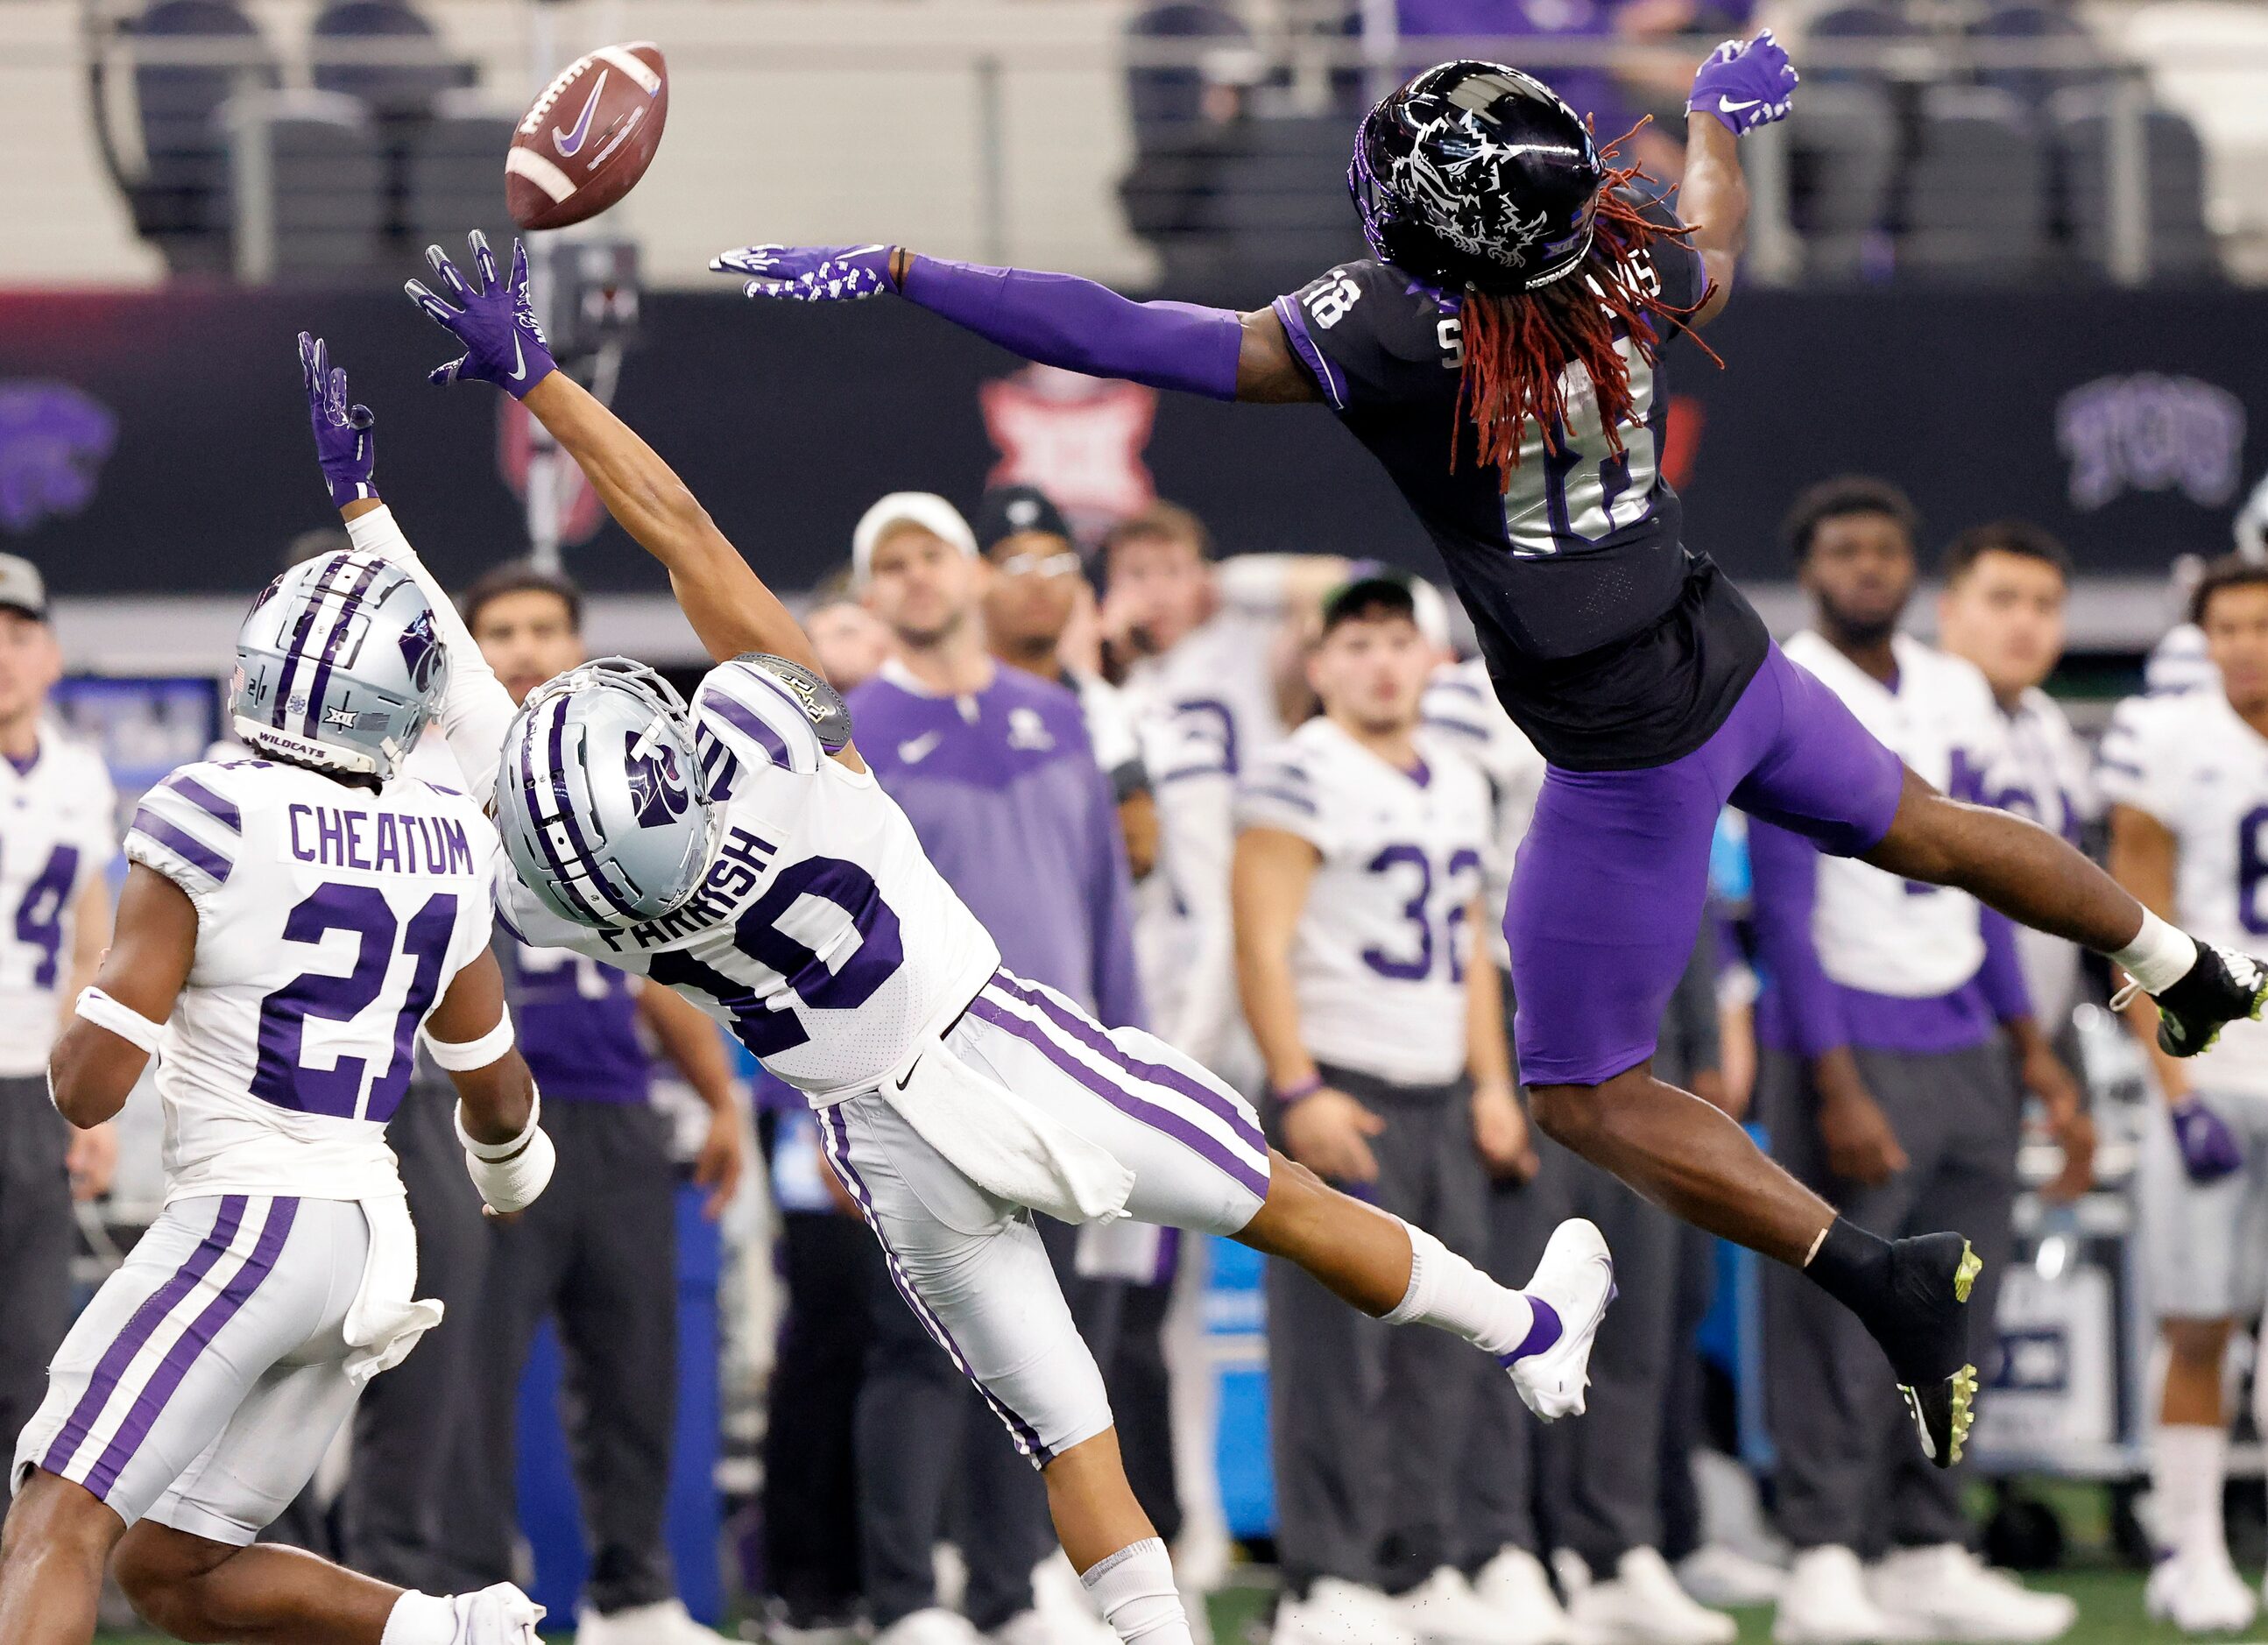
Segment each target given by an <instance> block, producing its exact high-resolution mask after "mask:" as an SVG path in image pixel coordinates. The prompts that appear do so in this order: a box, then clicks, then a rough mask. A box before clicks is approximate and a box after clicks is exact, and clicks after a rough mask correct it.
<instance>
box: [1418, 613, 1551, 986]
mask: <svg viewBox="0 0 2268 1645" xmlns="http://www.w3.org/2000/svg"><path fill="white" fill-rule="evenodd" d="M1425 729H1426V730H1427V731H1430V732H1432V734H1433V735H1434V736H1435V737H1437V738H1441V739H1442V740H1444V741H1446V742H1448V743H1451V744H1454V745H1455V746H1457V747H1459V748H1462V749H1463V750H1464V751H1465V752H1466V753H1468V754H1469V755H1470V756H1471V757H1472V759H1473V760H1474V762H1475V763H1476V764H1477V765H1478V766H1479V767H1480V768H1481V770H1482V771H1483V772H1484V773H1485V774H1486V775H1487V777H1488V780H1489V789H1490V795H1491V799H1492V800H1493V802H1494V804H1495V806H1496V835H1495V840H1496V848H1495V850H1494V851H1493V852H1492V853H1491V871H1490V874H1489V885H1488V893H1489V918H1490V921H1491V926H1490V931H1491V935H1490V937H1489V943H1490V947H1491V951H1492V952H1493V953H1494V954H1495V955H1496V960H1497V964H1498V965H1499V966H1502V967H1503V968H1504V969H1505V970H1506V971H1509V970H1511V969H1512V951H1511V946H1510V944H1508V943H1506V940H1505V935H1504V905H1505V899H1506V897H1507V896H1509V895H1510V894H1511V891H1512V865H1513V862H1514V861H1515V860H1516V858H1517V857H1518V856H1519V853H1520V842H1521V841H1522V840H1525V839H1526V838H1528V825H1529V824H1531V823H1533V822H1534V821H1535V802H1536V799H1537V797H1539V796H1540V795H1541V794H1542V793H1543V772H1544V768H1545V767H1544V760H1543V754H1542V753H1540V752H1539V751H1538V750H1537V748H1536V746H1535V744H1534V743H1531V742H1529V741H1528V733H1527V732H1525V731H1521V729H1520V727H1518V726H1517V725H1514V724H1513V723H1512V716H1510V715H1509V714H1506V712H1505V710H1504V704H1503V703H1501V702H1499V701H1498V700H1497V694H1496V687H1495V686H1494V685H1493V684H1491V681H1490V679H1489V675H1488V664H1487V663H1486V662H1485V661H1484V660H1483V659H1482V658H1480V657H1472V658H1469V659H1468V660H1467V661H1465V662H1462V663H1445V664H1443V665H1441V666H1440V668H1438V669H1436V670H1434V671H1433V679H1432V683H1431V684H1429V685H1428V686H1427V687H1425Z"/></svg>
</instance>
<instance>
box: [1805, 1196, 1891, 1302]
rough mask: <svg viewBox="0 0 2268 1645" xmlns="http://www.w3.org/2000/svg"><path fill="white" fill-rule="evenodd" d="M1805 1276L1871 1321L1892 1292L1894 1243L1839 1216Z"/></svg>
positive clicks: (1806, 1265) (1820, 1243)
mask: <svg viewBox="0 0 2268 1645" xmlns="http://www.w3.org/2000/svg"><path fill="white" fill-rule="evenodd" d="M1803 1272H1804V1274H1805V1276H1806V1277H1807V1278H1808V1279H1809V1280H1810V1281H1812V1283H1813V1284H1815V1285H1816V1286H1818V1287H1819V1289H1821V1290H1823V1291H1825V1292H1826V1293H1827V1294H1828V1295H1829V1296H1831V1297H1833V1298H1834V1299H1835V1300H1836V1301H1837V1302H1838V1303H1840V1304H1843V1306H1845V1308H1847V1309H1849V1310H1850V1311H1852V1313H1854V1314H1856V1315H1858V1316H1859V1318H1861V1319H1870V1318H1873V1317H1874V1313H1875V1311H1876V1310H1877V1309H1879V1308H1880V1307H1881V1304H1882V1302H1883V1300H1884V1298H1885V1297H1886V1296H1887V1294H1888V1293H1889V1287H1890V1242H1889V1240H1887V1239H1884V1238H1883V1237H1881V1236H1880V1235H1879V1234H1870V1233H1868V1232H1867V1230H1865V1229H1863V1228H1861V1227H1859V1225H1858V1224H1857V1223H1853V1222H1852V1221H1850V1220H1849V1219H1848V1218H1845V1217H1840V1216H1838V1217H1837V1218H1836V1219H1835V1221H1834V1222H1833V1223H1831V1224H1830V1225H1829V1227H1828V1230H1827V1237H1826V1238H1824V1239H1823V1240H1821V1241H1820V1242H1819V1251H1818V1253H1817V1254H1816V1255H1815V1256H1814V1257H1813V1258H1812V1259H1811V1260H1810V1261H1809V1262H1808V1263H1807V1264H1805V1265H1804V1269H1803Z"/></svg>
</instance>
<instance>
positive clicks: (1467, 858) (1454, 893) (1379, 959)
mask: <svg viewBox="0 0 2268 1645" xmlns="http://www.w3.org/2000/svg"><path fill="white" fill-rule="evenodd" d="M1405 865H1406V866H1408V867H1410V868H1414V869H1416V870H1418V889H1417V892H1416V893H1415V894H1414V895H1412V896H1411V897H1410V900H1409V901H1408V902H1406V903H1404V904H1403V905H1402V917H1403V919H1405V920H1407V921H1409V922H1410V929H1411V930H1412V931H1413V932H1414V933H1415V934H1416V944H1415V945H1416V948H1417V951H1418V952H1417V955H1416V957H1415V958H1409V959H1403V958H1396V957H1395V956H1394V955H1392V954H1389V953H1388V952H1387V951H1385V950H1384V949H1381V948H1379V947H1377V946H1375V945H1373V946H1371V947H1369V948H1366V949H1364V950H1363V951H1362V959H1363V963H1364V964H1365V965H1366V966H1369V967H1370V968H1371V969H1372V970H1373V971H1374V972H1376V973H1378V974H1379V975H1380V976H1381V977H1387V978H1390V979H1391V980H1394V981H1395V982H1423V981H1424V980H1425V979H1426V978H1427V977H1430V976H1431V975H1432V974H1433V961H1434V958H1435V956H1436V955H1437V954H1438V955H1444V956H1446V957H1447V959H1448V964H1449V980H1450V981H1452V982H1456V983H1462V981H1464V980H1465V960H1466V958H1467V955H1466V951H1465V924H1466V921H1467V918H1468V916H1469V914H1471V912H1472V900H1473V893H1474V892H1475V891H1476V890H1477V889H1478V887H1479V883H1480V871H1481V855H1480V853H1479V852H1477V851H1475V850H1472V849H1470V848H1461V849H1459V850H1457V851H1454V852H1452V853H1451V854H1450V856H1449V861H1448V863H1447V867H1446V868H1445V869H1444V870H1443V871H1442V872H1441V874H1440V877H1439V878H1440V883H1441V884H1442V885H1446V886H1447V887H1448V888H1449V890H1450V897H1449V902H1448V906H1447V907H1446V908H1444V909H1443V910H1442V911H1441V917H1440V935H1439V936H1436V935H1435V932H1434V929H1433V928H1434V919H1433V887H1434V884H1435V878H1436V877H1435V875H1434V872H1433V861H1432V858H1431V857H1429V856H1426V855H1425V848H1424V847H1422V846H1414V845H1389V846H1388V847H1386V848H1384V849H1383V850H1381V851H1380V852H1379V854H1378V855H1377V856H1374V857H1373V858H1371V859H1370V861H1369V862H1367V863H1365V864H1363V867H1364V869H1365V870H1366V872H1369V873H1373V874H1391V873H1392V872H1394V870H1395V869H1397V868H1401V867H1403V866H1405Z"/></svg>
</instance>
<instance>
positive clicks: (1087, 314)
mask: <svg viewBox="0 0 2268 1645" xmlns="http://www.w3.org/2000/svg"><path fill="white" fill-rule="evenodd" d="M709 266H710V267H711V268H713V269H715V270H717V271H718V273H720V274H733V275H743V276H746V277H747V283H746V284H745V285H744V286H743V287H742V290H744V291H746V292H747V295H748V296H749V297H777V298H784V299H786V300H788V301H792V302H801V303H839V302H848V301H852V300H856V299H858V298H861V297H880V296H882V295H884V294H894V295H896V296H899V297H904V298H905V299H906V301H908V302H909V303H914V304H918V305H920V306H921V307H923V308H925V309H928V310H929V311H930V312H932V313H935V314H940V315H943V316H944V317H945V318H946V319H949V320H951V321H953V323H954V324H955V325H956V326H961V327H966V328H967V329H968V330H970V331H973V332H975V333H976V334H977V335H978V336H980V337H983V338H984V339H985V340H986V341H990V342H995V343H998V345H999V346H1000V347H1002V348H1003V349H1007V350H1009V352H1011V353H1013V354H1020V355H1021V356H1024V357H1025V358H1026V359H1027V360H1036V361H1038V362H1039V363H1040V364H1042V365H1055V366H1061V367H1062V368H1063V369H1064V370H1065V371H1083V372H1085V373H1086V374H1087V375H1088V376H1090V377H1119V378H1127V379H1128V380H1130V381H1131V382H1137V383H1146V384H1148V385H1149V386H1151V387H1152V388H1172V389H1180V390H1182V391H1183V392H1185V393H1192V394H1203V395H1205V396H1206V397H1207V398H1209V399H1212V400H1256V401H1287V400H1314V399H1316V398H1318V394H1317V392H1316V389H1315V386H1314V381H1313V379H1311V378H1309V377H1308V376H1307V372H1306V371H1305V370H1304V369H1303V368H1302V367H1301V366H1300V363H1299V361H1298V360H1297V359H1296V358H1295V357H1294V356H1293V355H1292V345H1291V342H1290V341H1289V340H1288V339H1287V338H1286V337H1285V335H1284V327H1283V324H1282V322H1281V321H1279V320H1278V319H1277V318H1276V316H1275V314H1274V313H1273V312H1271V311H1270V310H1267V309H1260V310H1257V311H1256V312H1252V313H1249V314H1239V313H1237V312H1235V311H1233V310H1231V309H1225V308H1204V307H1200V306H1198V305H1195V304H1189V303H1136V302H1133V301H1131V300H1130V299H1129V298H1126V297H1121V296H1119V295H1118V293H1116V291H1113V290H1110V289H1109V288H1108V286H1103V285H1098V284H1096V283H1094V281H1092V280H1082V279H1079V277H1078V276H1076V275H1062V274H1044V273H1041V272H1038V271H1035V270H1033V269H1028V268H986V267H984V266H983V265H982V264H979V263H963V262H954V261H952V260H951V259H949V258H944V257H922V256H917V255H916V254H915V253H912V252H909V251H908V250H907V249H906V248H905V247H904V246H741V247H740V249H738V250H737V251H729V252H725V253H723V254H722V255H720V256H718V257H714V258H711V260H710V263H709Z"/></svg>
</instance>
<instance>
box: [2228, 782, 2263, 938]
mask: <svg viewBox="0 0 2268 1645" xmlns="http://www.w3.org/2000/svg"><path fill="white" fill-rule="evenodd" d="M2264 830H2268V805H2256V806H2254V807H2253V808H2252V809H2251V810H2250V811H2247V812H2245V813H2244V820H2243V821H2242V822H2240V823H2238V824H2237V825H2236V919H2237V923H2238V924H2240V925H2242V927H2243V928H2244V929H2246V930H2248V931H2250V932H2251V933H2252V934H2253V935H2254V936H2268V913H2264V911H2263V910H2262V908H2261V907H2260V886H2261V882H2262V881H2264V880H2268V852H2264V851H2263V850H2262V849H2261V835H2262V833H2263V831H2264Z"/></svg>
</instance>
